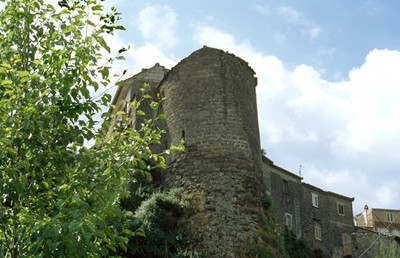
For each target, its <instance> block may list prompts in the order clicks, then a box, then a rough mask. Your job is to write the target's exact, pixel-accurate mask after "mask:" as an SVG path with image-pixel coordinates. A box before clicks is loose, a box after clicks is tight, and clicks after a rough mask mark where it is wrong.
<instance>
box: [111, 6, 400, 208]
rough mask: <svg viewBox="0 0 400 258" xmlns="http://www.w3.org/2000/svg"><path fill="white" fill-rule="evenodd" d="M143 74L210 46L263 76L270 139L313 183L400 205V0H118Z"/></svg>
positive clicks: (119, 38) (115, 41) (366, 200)
mask: <svg viewBox="0 0 400 258" xmlns="http://www.w3.org/2000/svg"><path fill="white" fill-rule="evenodd" d="M112 4H113V5H115V6H116V7H117V9H118V10H120V11H121V12H122V13H123V20H122V23H123V24H124V25H125V27H126V31H124V32H120V33H118V34H117V35H115V36H114V37H112V38H110V39H109V40H110V42H111V44H112V45H113V46H116V47H117V46H121V45H130V46H131V49H130V51H129V52H128V53H127V55H126V58H127V61H126V63H125V64H120V67H121V68H120V69H122V68H128V69H129V70H128V74H129V75H133V74H135V73H136V72H138V71H140V69H141V68H142V67H145V68H148V67H151V66H153V65H154V64H155V63H156V62H159V63H160V64H162V65H164V66H166V67H167V68H170V67H172V66H174V65H175V64H176V63H177V62H178V61H179V60H181V59H182V58H184V57H186V56H188V55H189V54H190V53H191V52H193V51H195V50H196V49H198V48H200V47H202V46H203V45H207V46H210V47H216V48H221V49H223V50H227V51H229V52H232V53H234V54H236V55H238V56H240V57H242V58H243V59H245V60H246V61H248V62H249V64H250V66H251V67H252V68H253V69H254V70H255V71H256V74H257V77H258V82H259V84H258V86H257V94H258V112H259V125H260V134H261V143H262V147H263V148H264V149H265V150H266V152H267V156H268V157H269V158H271V159H272V160H273V161H274V162H275V164H277V165H278V166H281V167H283V168H285V169H287V170H289V171H291V172H293V173H296V174H298V173H299V166H300V165H301V166H302V169H301V175H302V176H303V177H304V182H307V183H311V184H314V185H316V186H318V187H320V188H322V189H325V190H328V191H334V192H337V193H340V194H343V195H346V196H349V197H355V202H354V207H353V208H354V213H355V214H356V213H359V212H361V211H362V208H363V206H364V205H365V204H368V205H369V206H370V207H374V208H391V209H400V177H399V175H400V174H399V172H400V27H399V24H400V16H399V15H398V14H399V12H400V2H399V1H397V0H392V1H389V0H387V1H373V0H354V1H347V0H328V1H320V0H298V1H289V0H282V1H272V0H264V1H262V0H237V1H231V0H219V1H211V0H202V1H183V0H180V1H178V0H170V1H162V0H154V1H149V0H135V1H122V0H117V1H114V2H113V3H112Z"/></svg>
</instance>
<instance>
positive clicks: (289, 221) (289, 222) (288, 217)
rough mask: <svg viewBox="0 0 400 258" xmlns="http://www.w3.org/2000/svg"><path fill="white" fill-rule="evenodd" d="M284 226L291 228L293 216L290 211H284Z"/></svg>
mask: <svg viewBox="0 0 400 258" xmlns="http://www.w3.org/2000/svg"><path fill="white" fill-rule="evenodd" d="M285 226H286V227H287V228H288V229H292V228H293V218H292V214H290V213H285Z"/></svg>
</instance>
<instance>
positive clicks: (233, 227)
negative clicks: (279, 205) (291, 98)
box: [113, 47, 264, 257]
mask: <svg viewBox="0 0 400 258" xmlns="http://www.w3.org/2000/svg"><path fill="white" fill-rule="evenodd" d="M146 79H147V80H149V81H148V83H150V89H149V91H150V92H151V94H152V95H153V96H155V95H156V93H160V94H161V96H162V97H165V98H166V100H165V102H164V103H163V106H162V109H163V112H164V113H165V114H166V115H167V117H168V119H167V121H166V122H165V123H163V124H162V125H161V126H162V127H165V128H164V129H165V130H166V131H167V136H166V137H165V142H163V146H164V147H168V146H170V145H179V144H180V143H181V140H182V139H184V142H185V147H186V151H185V152H184V153H173V154H172V157H170V160H169V164H168V165H169V169H168V171H166V173H165V175H164V178H163V182H162V185H163V186H164V187H166V188H171V187H179V188H183V190H184V191H185V192H186V193H187V194H188V195H189V196H192V199H193V205H194V206H195V213H194V214H193V215H192V216H191V217H190V218H189V219H188V221H187V222H186V224H187V225H188V227H189V229H190V232H191V237H192V240H193V241H192V242H193V243H195V245H194V246H193V249H194V250H196V251H200V252H202V253H203V254H205V255H206V256H207V257H238V253H239V252H240V250H241V248H243V246H244V244H245V243H248V242H250V241H252V240H253V238H254V237H255V236H256V235H257V232H258V231H259V230H260V229H261V223H262V217H263V208H262V200H263V198H264V188H263V185H262V182H263V179H262V173H261V150H260V140H259V139H260V137H259V128H258V119H257V103H256V91H255V87H256V85H257V79H256V78H255V75H254V71H253V70H252V69H251V68H250V67H249V65H248V64H247V63H246V62H245V61H244V60H242V59H240V58H238V57H236V56H235V55H233V54H230V53H227V52H224V51H222V50H219V49H214V48H209V47H203V48H201V49H199V50H197V51H195V52H194V53H192V54H191V55H190V56H188V57H187V58H185V59H183V60H182V61H181V62H180V63H179V64H177V65H176V66H175V67H173V68H172V69H171V70H170V71H168V70H167V69H165V68H164V67H162V66H159V65H158V64H157V65H156V66H154V67H153V68H150V69H146V70H143V71H142V72H141V73H139V74H137V75H135V76H133V77H132V78H130V79H128V80H126V83H127V84H128V85H130V87H127V88H126V87H125V88H124V89H122V90H121V93H120V94H118V93H117V95H116V98H115V99H114V101H113V102H114V103H115V102H116V101H117V100H118V99H126V100H130V99H133V98H135V96H136V95H137V94H138V89H139V87H140V85H139V87H138V86H137V84H138V83H134V82H143V80H146ZM142 85H143V84H142ZM122 91H125V93H123V92H122ZM122 93H123V94H122Z"/></svg>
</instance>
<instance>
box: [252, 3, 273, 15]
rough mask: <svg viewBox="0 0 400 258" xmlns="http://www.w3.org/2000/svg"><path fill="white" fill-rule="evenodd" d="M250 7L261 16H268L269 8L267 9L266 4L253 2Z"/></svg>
mask: <svg viewBox="0 0 400 258" xmlns="http://www.w3.org/2000/svg"><path fill="white" fill-rule="evenodd" d="M252 9H254V10H255V11H256V12H257V13H259V14H261V15H262V16H269V15H270V10H269V8H268V7H267V6H264V5H259V4H254V5H253V6H252Z"/></svg>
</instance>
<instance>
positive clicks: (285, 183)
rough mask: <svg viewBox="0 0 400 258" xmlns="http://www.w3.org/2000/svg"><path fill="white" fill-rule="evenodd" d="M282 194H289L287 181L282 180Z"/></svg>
mask: <svg viewBox="0 0 400 258" xmlns="http://www.w3.org/2000/svg"><path fill="white" fill-rule="evenodd" d="M282 190H283V192H284V193H285V194H289V182H288V181H287V180H283V189H282Z"/></svg>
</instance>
